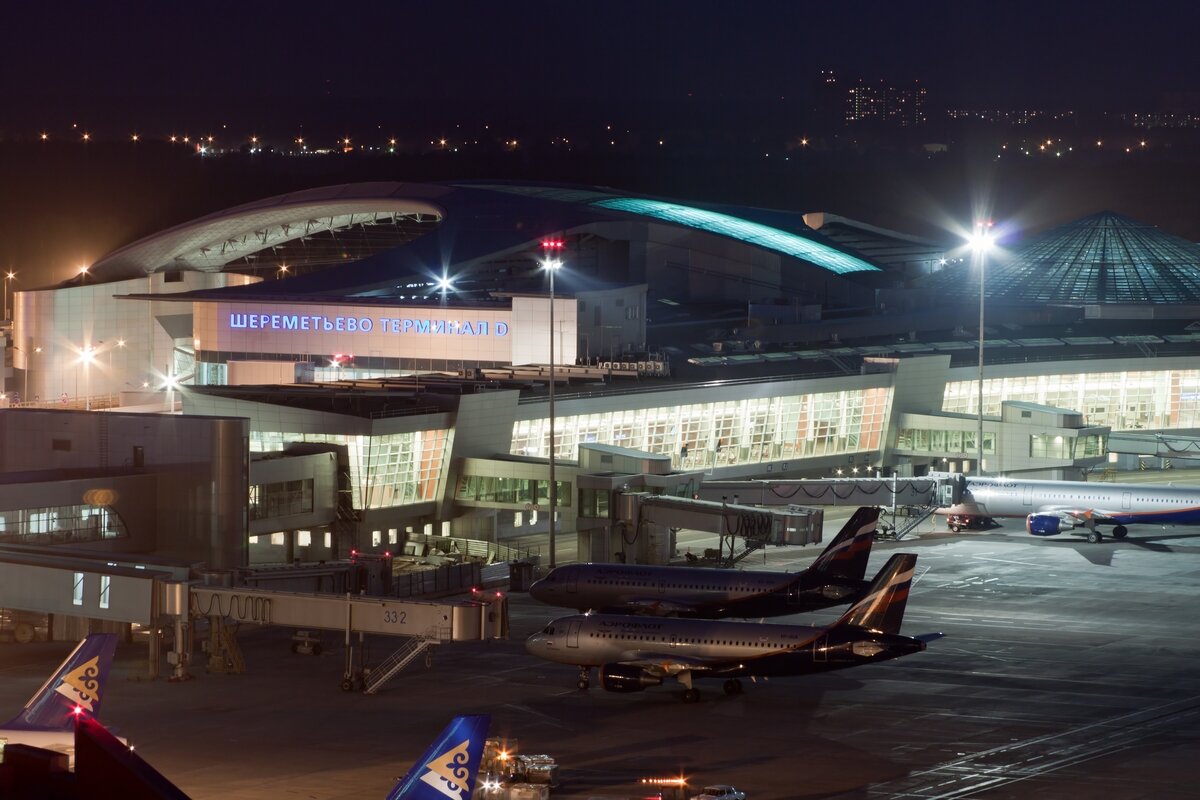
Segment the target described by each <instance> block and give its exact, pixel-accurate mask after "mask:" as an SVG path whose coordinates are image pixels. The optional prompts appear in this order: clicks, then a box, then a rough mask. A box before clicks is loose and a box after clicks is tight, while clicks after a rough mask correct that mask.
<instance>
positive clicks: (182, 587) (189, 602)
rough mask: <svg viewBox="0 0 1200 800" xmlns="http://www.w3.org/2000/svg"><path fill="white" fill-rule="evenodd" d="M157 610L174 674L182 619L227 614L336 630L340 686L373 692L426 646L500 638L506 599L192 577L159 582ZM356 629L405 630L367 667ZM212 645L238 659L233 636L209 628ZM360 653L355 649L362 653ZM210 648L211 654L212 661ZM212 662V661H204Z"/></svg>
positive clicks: (217, 619) (182, 660) (220, 619)
mask: <svg viewBox="0 0 1200 800" xmlns="http://www.w3.org/2000/svg"><path fill="white" fill-rule="evenodd" d="M163 588H164V596H165V597H164V600H163V603H162V607H163V613H165V614H167V615H169V616H171V617H174V619H175V623H176V647H177V652H175V653H172V654H171V656H172V657H171V658H169V659H168V660H169V661H170V662H171V663H172V664H174V665H175V667H176V674H175V679H176V680H180V679H184V677H185V676H186V673H187V668H186V661H187V656H186V653H185V652H184V651H182V650H179V649H178V648H180V643H182V642H184V641H185V638H186V637H185V636H184V635H183V630H182V626H183V625H184V624H185V621H186V620H188V619H193V618H200V617H207V618H208V619H209V620H210V621H211V622H212V624H213V625H214V631H216V630H217V628H218V627H219V626H222V625H223V624H224V621H225V620H227V619H230V620H233V621H235V622H239V623H250V624H258V625H279V626H283V627H289V628H298V629H305V630H310V629H316V630H330V631H340V632H342V633H343V635H344V637H345V644H346V668H345V671H344V673H343V677H342V689H343V690H345V691H350V690H351V689H353V688H356V687H361V688H363V689H364V690H366V691H367V692H368V693H370V694H373V693H374V692H375V691H376V690H378V689H379V687H380V686H382V685H383V683H385V682H386V681H387V680H389V679H390V678H391V677H392V676H394V675H395V674H396V673H397V672H399V671H400V669H403V667H404V666H405V665H407V664H408V663H409V662H411V661H412V660H413V659H414V658H416V657H417V656H418V655H420V654H421V653H423V652H425V651H426V650H427V649H428V648H429V647H430V646H432V645H435V644H441V643H444V642H458V641H472V640H480V639H490V638H503V637H505V636H507V635H508V611H507V604H506V598H505V597H504V595H503V594H502V593H500V592H496V593H494V596H493V595H488V596H486V597H484V596H477V598H476V599H472V600H458V601H451V602H426V601H418V600H396V599H392V598H386V597H377V596H376V597H370V596H366V595H352V594H346V595H334V594H305V593H300V592H279V591H268V590H264V589H251V588H242V587H235V588H230V587H214V586H203V585H198V584H196V583H194V582H171V583H167V584H164V587H163ZM354 634H358V640H359V642H360V651H361V642H362V639H363V637H364V636H365V635H367V634H375V635H384V636H400V637H404V639H405V643H404V644H403V645H401V647H400V649H399V650H397V652H396V653H394V654H393V655H392V656H391V657H389V658H388V659H386V660H385V661H384V662H383V663H382V664H381V665H379V667H378V668H376V669H375V670H373V671H369V670H367V669H365V667H363V666H362V665H361V664H360V665H359V666H358V667H357V668H356V667H355V660H354V649H355V648H354ZM212 642H213V647H226V648H230V649H231V650H230V652H227V653H226V654H225V657H227V658H228V659H230V660H234V661H236V660H237V659H238V658H240V654H238V653H237V652H236V643H233V642H232V641H227V640H226V639H224V638H223V637H222V636H220V635H218V634H217V633H214V636H213V639H212ZM360 654H361V653H360ZM212 661H213V654H212V653H210V664H212ZM210 669H211V667H210Z"/></svg>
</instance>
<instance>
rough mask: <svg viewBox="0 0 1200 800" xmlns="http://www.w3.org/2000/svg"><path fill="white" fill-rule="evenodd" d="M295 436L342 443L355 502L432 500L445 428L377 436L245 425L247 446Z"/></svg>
mask: <svg viewBox="0 0 1200 800" xmlns="http://www.w3.org/2000/svg"><path fill="white" fill-rule="evenodd" d="M295 442H319V443H323V444H335V445H345V447H346V450H347V452H348V454H349V457H350V487H351V495H352V502H353V503H354V507H355V508H363V509H365V508H391V507H393V506H403V505H410V504H413V503H422V502H426V501H429V500H436V499H437V498H438V496H439V495H438V492H439V489H440V485H439V484H440V482H441V476H442V463H443V462H444V460H445V457H446V448H447V447H448V446H449V443H450V437H449V431H448V430H446V429H436V430H427V431H413V432H410V433H390V434H384V435H380V436H357V435H354V436H351V435H346V434H326V433H286V432H281V431H251V433H250V451H251V452H255V453H264V452H271V451H281V450H284V449H285V448H286V447H287V446H288V445H289V444H293V443H295Z"/></svg>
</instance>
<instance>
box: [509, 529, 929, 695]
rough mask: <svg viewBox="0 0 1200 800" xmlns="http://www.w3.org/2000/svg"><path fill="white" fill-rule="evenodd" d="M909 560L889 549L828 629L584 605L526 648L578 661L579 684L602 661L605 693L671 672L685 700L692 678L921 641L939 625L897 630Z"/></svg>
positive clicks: (815, 663)
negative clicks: (598, 610)
mask: <svg viewBox="0 0 1200 800" xmlns="http://www.w3.org/2000/svg"><path fill="white" fill-rule="evenodd" d="M916 563H917V557H916V556H915V555H912V554H906V553H899V554H897V555H894V556H892V558H891V560H889V561H888V563H887V565H886V566H885V567H884V568H883V570H881V571H880V573H879V576H878V577H877V578H876V579H875V582H874V583H872V584H871V587H870V589H868V591H867V593H866V595H865V596H864V597H863V598H862V599H861V600H859V601H858V602H857V603H855V604H854V605H853V606H851V607H850V609H849V610H848V611H847V612H846V613H845V614H843V615H842V617H841V619H839V620H838V621H837V622H835V623H833V624H832V625H830V626H829V627H827V628H814V627H807V626H800V625H775V624H770V623H765V624H764V623H758V622H711V621H708V620H699V619H673V618H663V619H648V618H646V617H631V616H618V615H614V614H583V615H579V616H571V617H562V618H560V619H556V620H554V621H553V622H551V623H550V624H549V625H547V626H546V627H545V628H544V629H543V630H542V631H540V632H538V633H535V634H533V635H532V636H530V637H529V639H528V640H526V642H525V649H526V650H528V651H529V652H530V653H532V654H533V655H535V656H538V657H539V658H544V659H546V660H548V661H556V662H558V663H560V664H572V665H574V666H577V667H579V688H580V689H586V688H588V685H589V681H590V679H591V668H592V667H599V668H600V685H601V686H603V687H604V688H605V689H606V690H608V691H610V692H640V691H642V690H644V689H645V688H646V687H647V686H658V685H660V684H661V683H662V682H663V680H664V679H666V678H674V679H675V680H677V681H679V682H680V683H681V684H683V686H684V687H685V689H686V691H685V692H684V695H683V699H684V700H685V701H687V702H695V701H696V700H698V699H699V698H700V694H699V692H697V691H696V689H695V688H693V686H692V681H693V680H694V679H695V678H724V679H725V692H726V694H737V693H738V692H740V691H741V690H742V682H741V681H740V680H739V678H743V677H747V676H749V677H772V676H782V675H804V674H807V673H810V672H824V671H826V670H832V669H843V668H845V667H854V666H858V665H859V664H871V663H874V662H877V661H887V660H888V659H892V658H897V657H899V656H905V655H908V654H909V653H917V652H920V651H921V650H924V649H925V642H926V641H928V640H930V639H934V638H937V636H938V635H937V634H934V635H931V636H927V637H919V638H912V637H909V636H901V635H900V623H901V621H902V619H903V618H904V604H905V601H906V600H907V599H908V592H909V588H910V587H911V585H912V576H913V568H914V567H915V566H916Z"/></svg>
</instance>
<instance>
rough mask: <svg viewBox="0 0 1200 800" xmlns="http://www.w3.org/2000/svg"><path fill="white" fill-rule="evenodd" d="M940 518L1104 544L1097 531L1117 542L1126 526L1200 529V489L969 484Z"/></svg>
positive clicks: (1055, 483) (1006, 480) (998, 482)
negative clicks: (1020, 526) (977, 518)
mask: <svg viewBox="0 0 1200 800" xmlns="http://www.w3.org/2000/svg"><path fill="white" fill-rule="evenodd" d="M938 513H939V514H982V515H984V516H988V517H1025V527H1026V529H1027V530H1028V531H1029V532H1030V533H1032V534H1033V535H1034V536H1053V535H1055V534H1058V533H1067V532H1071V533H1077V534H1078V535H1085V536H1087V539H1088V541H1089V542H1099V541H1100V540H1101V538H1102V537H1101V535H1100V531H1099V530H1098V529H1097V528H1096V526H1097V525H1112V526H1113V531H1112V535H1113V538H1116V539H1124V538H1125V535H1126V534H1127V533H1128V532H1129V529H1128V528H1127V527H1126V526H1127V525H1139V524H1157V525H1200V487H1196V486H1192V487H1183V486H1156V485H1154V484H1149V483H1087V482H1080V481H1030V480H1015V479H1012V478H967V483H966V491H965V492H964V493H963V502H962V504H961V505H957V506H953V507H950V508H944V509H940V510H939V511H938ZM1075 529H1081V530H1078V531H1077V530H1075Z"/></svg>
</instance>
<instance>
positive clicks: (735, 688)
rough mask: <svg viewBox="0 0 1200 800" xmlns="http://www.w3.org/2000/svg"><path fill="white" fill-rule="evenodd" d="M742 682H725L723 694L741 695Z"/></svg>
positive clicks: (733, 680)
mask: <svg viewBox="0 0 1200 800" xmlns="http://www.w3.org/2000/svg"><path fill="white" fill-rule="evenodd" d="M741 693H742V682H741V681H739V680H738V679H737V678H730V679H729V680H727V681H725V694H741Z"/></svg>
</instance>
